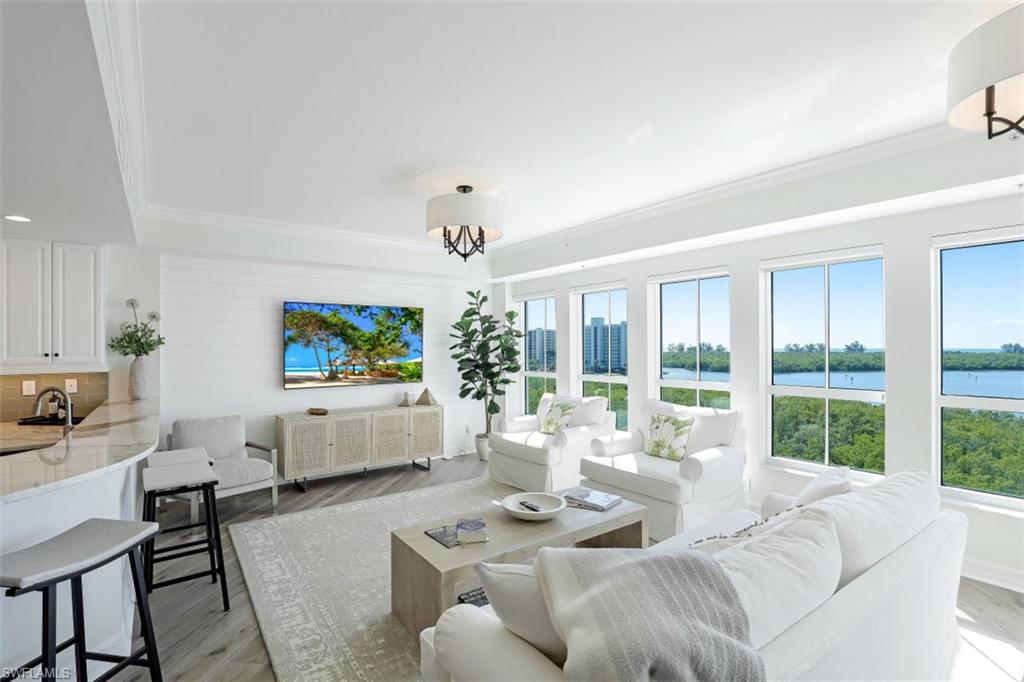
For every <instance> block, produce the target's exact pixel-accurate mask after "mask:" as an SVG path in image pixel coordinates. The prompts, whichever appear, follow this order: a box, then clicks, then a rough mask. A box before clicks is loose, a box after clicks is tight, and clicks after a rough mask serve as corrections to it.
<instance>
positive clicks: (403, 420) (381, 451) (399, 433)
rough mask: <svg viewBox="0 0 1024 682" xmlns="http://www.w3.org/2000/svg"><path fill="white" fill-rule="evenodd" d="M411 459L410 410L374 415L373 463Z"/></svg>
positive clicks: (383, 411) (387, 411)
mask: <svg viewBox="0 0 1024 682" xmlns="http://www.w3.org/2000/svg"><path fill="white" fill-rule="evenodd" d="M408 459H409V410H407V409H401V410H382V411H380V412H374V413H373V463H374V464H384V463H386V462H400V461H404V460H408Z"/></svg>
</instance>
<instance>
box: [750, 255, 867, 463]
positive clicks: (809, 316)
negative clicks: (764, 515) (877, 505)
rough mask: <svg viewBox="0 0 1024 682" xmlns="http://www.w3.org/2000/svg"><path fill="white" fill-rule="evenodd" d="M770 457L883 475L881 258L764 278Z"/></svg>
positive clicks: (798, 269)
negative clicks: (767, 295) (766, 289)
mask: <svg viewBox="0 0 1024 682" xmlns="http://www.w3.org/2000/svg"><path fill="white" fill-rule="evenodd" d="M769 282H770V284H769V286H770V299H769V300H770V301H771V311H770V313H771V314H770V323H771V334H770V337H771V347H770V349H769V350H770V355H771V368H770V370H771V374H770V381H769V394H770V395H769V402H768V408H769V416H770V423H771V454H772V456H773V457H784V458H788V459H794V460H801V461H806V462H815V463H818V464H831V465H836V466H848V467H851V468H854V469H860V470H862V471H870V472H875V473H884V471H885V405H884V393H883V391H884V390H885V315H884V285H883V275H882V259H881V258H862V259H858V260H846V261H836V262H828V263H821V264H813V265H807V266H804V267H792V268H785V269H776V270H773V271H771V272H770V279H769Z"/></svg>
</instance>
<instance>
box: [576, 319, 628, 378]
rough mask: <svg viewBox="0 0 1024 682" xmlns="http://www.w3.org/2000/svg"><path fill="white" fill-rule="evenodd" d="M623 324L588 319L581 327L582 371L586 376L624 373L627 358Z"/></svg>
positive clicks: (626, 335)
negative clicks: (588, 322) (610, 323)
mask: <svg viewBox="0 0 1024 682" xmlns="http://www.w3.org/2000/svg"><path fill="white" fill-rule="evenodd" d="M628 338H629V333H628V327H627V325H626V323H625V322H619V323H617V324H612V325H609V324H606V323H605V320H604V318H603V317H592V318H590V324H587V325H584V327H583V371H584V373H586V374H605V373H607V372H609V371H610V372H614V373H625V371H626V367H627V365H628V356H629V352H628V351H629V343H628Z"/></svg>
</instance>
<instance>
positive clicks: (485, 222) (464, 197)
mask: <svg viewBox="0 0 1024 682" xmlns="http://www.w3.org/2000/svg"><path fill="white" fill-rule="evenodd" d="M455 191H456V192H457V193H456V194H442V195H441V196H439V197H434V198H433V199H431V200H430V201H428V202H427V236H428V237H430V238H431V239H437V240H441V241H443V242H444V246H445V248H446V249H448V253H449V254H452V253H457V254H459V255H460V256H462V260H464V261H465V260H468V259H469V257H470V256H472V255H473V254H474V253H479V254H483V252H484V244H485V243H486V242H493V241H495V240H497V239H501V234H502V232H501V228H500V227H498V202H497V201H495V200H494V198H493V197H488V196H484V195H482V194H473V193H472V192H473V188H472V187H470V186H469V185H459V186H458V187H456V188H455Z"/></svg>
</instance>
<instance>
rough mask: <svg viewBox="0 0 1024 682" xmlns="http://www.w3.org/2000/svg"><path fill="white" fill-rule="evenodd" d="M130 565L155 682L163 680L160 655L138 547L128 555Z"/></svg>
mask: <svg viewBox="0 0 1024 682" xmlns="http://www.w3.org/2000/svg"><path fill="white" fill-rule="evenodd" d="M128 565H129V566H131V569H132V582H133V583H135V599H136V601H137V602H138V607H139V620H140V621H141V623H140V625H141V630H142V639H143V641H144V642H145V643H146V661H147V662H148V663H149V676H150V678H152V680H153V682H162V681H163V679H164V677H163V673H162V672H160V657H159V655H158V654H157V651H156V634H154V632H153V617H152V616H151V615H150V612H149V591H148V589H147V587H146V584H145V583H144V581H143V570H142V569H143V567H142V556H141V552H140V550H139V548H138V547H136V548H135V549H133V550H132V551H131V553H130V554H129V555H128Z"/></svg>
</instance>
